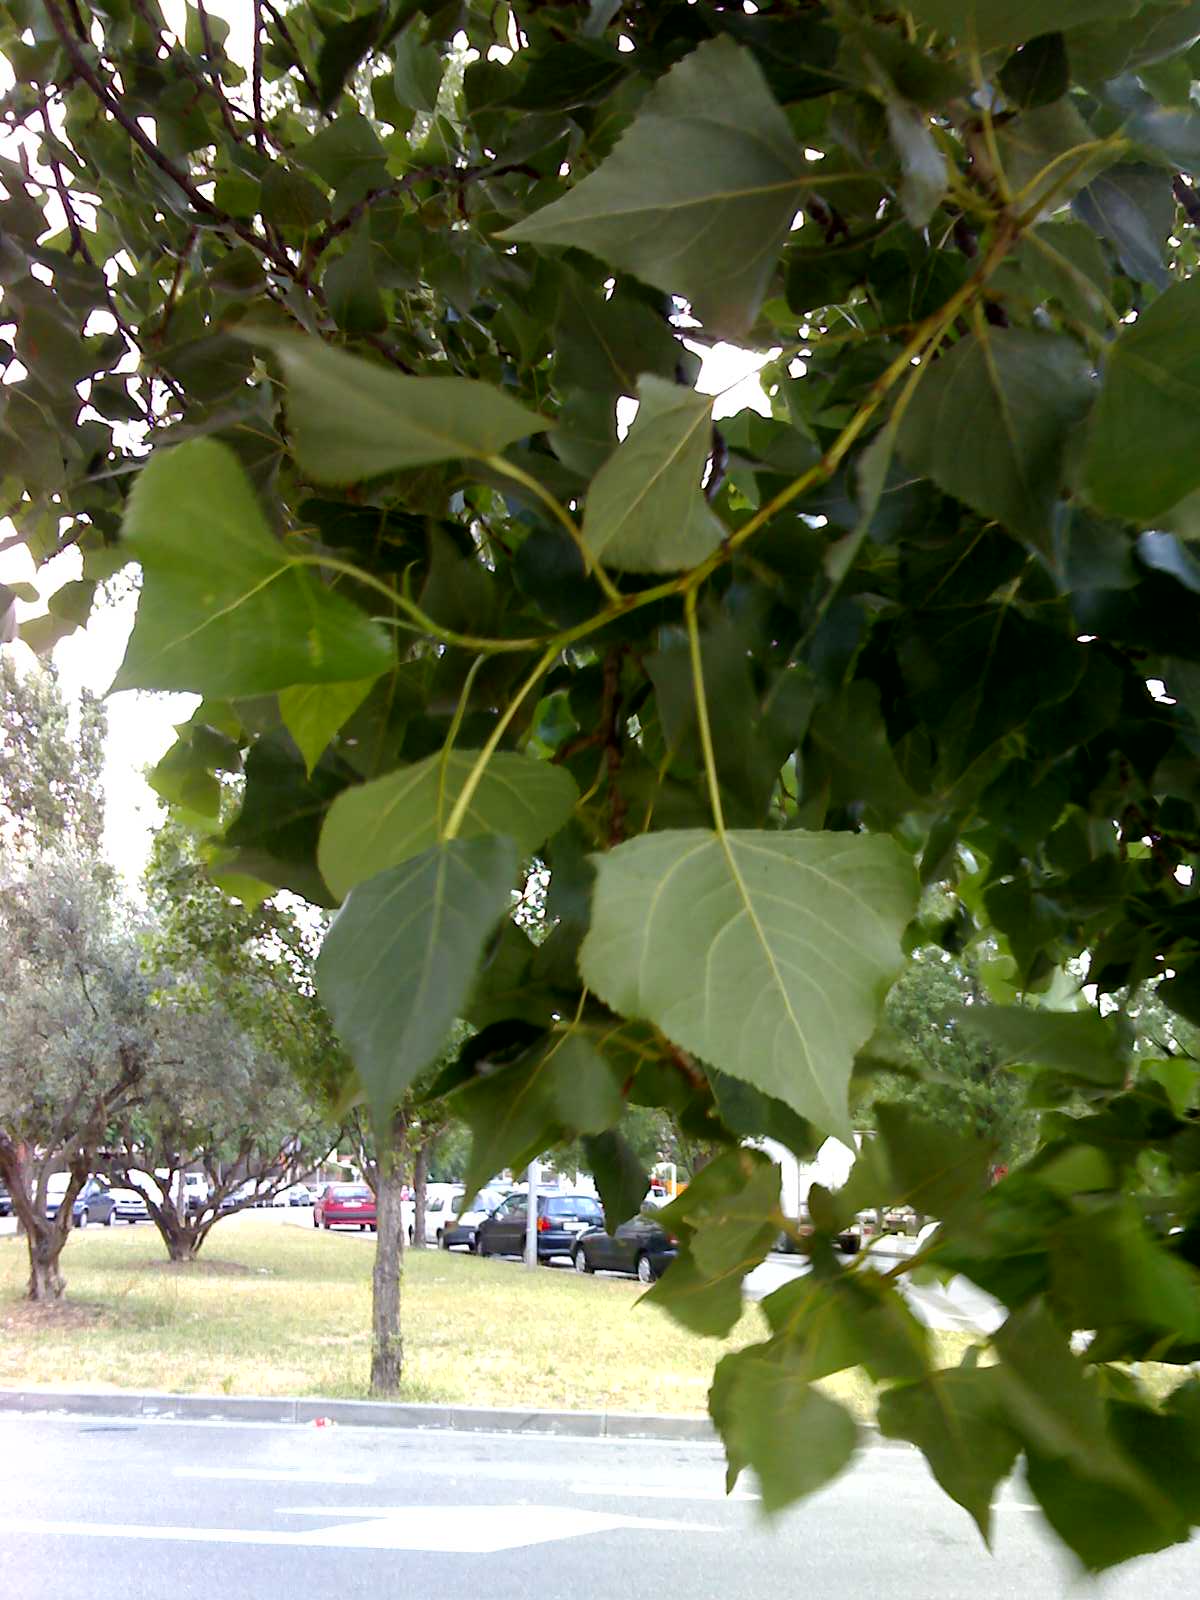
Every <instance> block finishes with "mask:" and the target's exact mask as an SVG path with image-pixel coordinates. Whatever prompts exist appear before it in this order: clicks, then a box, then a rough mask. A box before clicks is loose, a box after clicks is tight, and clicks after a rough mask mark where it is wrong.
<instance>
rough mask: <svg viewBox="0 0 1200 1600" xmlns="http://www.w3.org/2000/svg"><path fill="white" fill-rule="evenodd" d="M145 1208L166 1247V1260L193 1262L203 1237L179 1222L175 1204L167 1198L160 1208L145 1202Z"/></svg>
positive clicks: (184, 1222) (182, 1222)
mask: <svg viewBox="0 0 1200 1600" xmlns="http://www.w3.org/2000/svg"><path fill="white" fill-rule="evenodd" d="M147 1207H148V1210H149V1212H150V1220H151V1221H152V1222H153V1223H154V1226H155V1227H156V1228H157V1229H158V1232H159V1236H160V1238H161V1239H162V1242H163V1243H164V1244H165V1245H166V1247H167V1256H168V1258H169V1259H170V1260H172V1261H194V1260H195V1259H196V1257H197V1256H198V1255H199V1253H200V1245H201V1243H202V1242H203V1235H202V1234H200V1233H198V1231H197V1230H196V1229H195V1228H192V1227H189V1226H188V1224H187V1222H186V1221H181V1220H180V1217H179V1213H178V1211H177V1210H176V1207H175V1202H174V1201H173V1200H172V1199H171V1198H170V1197H169V1196H168V1197H167V1198H166V1199H165V1200H164V1201H163V1203H162V1205H161V1206H154V1205H150V1204H149V1202H147Z"/></svg>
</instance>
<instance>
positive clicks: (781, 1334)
mask: <svg viewBox="0 0 1200 1600" xmlns="http://www.w3.org/2000/svg"><path fill="white" fill-rule="evenodd" d="M829 1270H833V1269H829ZM762 1308H763V1312H764V1314H765V1316H766V1318H767V1322H768V1323H769V1324H770V1328H771V1332H772V1333H773V1334H774V1336H775V1339H774V1342H775V1343H777V1344H779V1345H783V1344H785V1343H786V1344H787V1345H788V1347H789V1352H790V1354H791V1357H792V1359H794V1361H795V1362H796V1364H797V1365H799V1364H801V1363H803V1368H804V1372H805V1375H806V1376H807V1377H808V1378H809V1379H810V1380H811V1381H814V1382H815V1381H816V1380H817V1379H818V1378H826V1377H829V1376H830V1375H831V1374H832V1373H835V1372H842V1371H845V1370H846V1369H847V1368H849V1367H862V1368H863V1369H864V1370H865V1371H866V1372H867V1374H868V1375H869V1376H870V1377H871V1378H873V1379H875V1381H876V1382H878V1383H888V1382H892V1381H894V1380H896V1379H911V1378H923V1377H924V1376H925V1374H926V1372H927V1370H928V1367H929V1332H928V1330H927V1329H926V1328H925V1327H924V1325H923V1324H922V1323H920V1322H918V1321H917V1319H916V1317H915V1316H914V1315H913V1314H912V1312H911V1311H910V1310H909V1309H908V1306H907V1305H906V1304H905V1302H904V1300H903V1298H902V1297H901V1295H900V1292H899V1290H898V1289H897V1288H896V1287H895V1285H894V1284H891V1283H888V1282H887V1281H886V1280H885V1279H883V1278H882V1277H880V1276H878V1275H876V1274H873V1273H863V1274H850V1273H846V1274H842V1273H841V1272H840V1270H839V1271H838V1273H837V1275H836V1276H835V1277H833V1278H829V1277H825V1276H821V1277H818V1276H817V1275H816V1273H810V1274H809V1275H808V1276H806V1277H803V1278H793V1279H792V1281H791V1282H790V1283H786V1284H785V1285H784V1286H783V1288H782V1289H776V1290H775V1292H774V1294H769V1295H768V1296H767V1297H766V1299H765V1300H764V1301H763V1303H762Z"/></svg>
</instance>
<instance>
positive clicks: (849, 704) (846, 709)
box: [705, 677, 920, 827]
mask: <svg viewBox="0 0 1200 1600" xmlns="http://www.w3.org/2000/svg"><path fill="white" fill-rule="evenodd" d="M705 681H706V682H707V677H706V680H705ZM804 759H805V768H804V781H805V788H806V790H808V789H809V788H812V789H821V790H823V791H824V792H825V793H826V794H827V796H828V802H829V804H831V805H834V806H841V807H847V808H848V807H852V806H859V805H866V806H868V807H869V808H870V810H871V812H873V813H874V816H875V818H877V819H878V821H879V823H882V824H883V826H885V827H886V826H890V825H891V824H892V823H894V822H895V821H897V820H898V819H899V818H900V817H901V816H903V815H904V813H905V812H907V811H914V810H917V809H919V807H920V801H919V799H918V797H917V796H916V795H915V794H913V792H912V790H911V789H910V788H909V786H908V784H907V783H906V782H905V779H904V774H903V773H902V772H901V771H900V768H899V767H898V766H897V764H896V757H895V754H894V753H893V749H892V741H891V739H890V738H889V737H888V731H887V727H886V725H885V723H884V720H883V717H882V715H881V713H880V709H879V690H878V689H877V688H876V686H875V685H874V684H873V683H869V682H864V681H862V680H859V681H856V682H854V683H852V684H850V685H848V687H847V688H845V689H844V690H843V691H842V692H841V694H839V695H837V696H836V697H835V698H834V699H833V700H830V701H827V702H826V703H825V704H824V705H821V706H818V707H817V709H816V711H815V712H814V713H813V719H812V722H811V723H810V724H809V730H808V743H807V745H806V747H805V758H804Z"/></svg>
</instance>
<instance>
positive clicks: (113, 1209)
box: [104, 1206, 117, 1228]
mask: <svg viewBox="0 0 1200 1600" xmlns="http://www.w3.org/2000/svg"><path fill="white" fill-rule="evenodd" d="M116 1214H117V1208H116V1206H112V1207H110V1209H109V1213H108V1215H107V1216H106V1217H105V1219H104V1226H105V1227H106V1228H111V1227H112V1225H113V1218H114V1217H115V1216H116Z"/></svg>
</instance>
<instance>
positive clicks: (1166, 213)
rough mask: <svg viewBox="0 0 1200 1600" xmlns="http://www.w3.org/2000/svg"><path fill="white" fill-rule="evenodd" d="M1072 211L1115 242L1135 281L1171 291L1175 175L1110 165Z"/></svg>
mask: <svg viewBox="0 0 1200 1600" xmlns="http://www.w3.org/2000/svg"><path fill="white" fill-rule="evenodd" d="M1071 209H1072V210H1073V211H1074V212H1075V215H1076V216H1077V217H1078V218H1079V219H1080V221H1081V222H1085V223H1087V225H1088V227H1089V228H1091V229H1092V231H1093V232H1094V233H1098V234H1099V235H1100V237H1101V238H1102V239H1109V240H1111V242H1112V243H1113V244H1114V245H1115V246H1116V250H1117V258H1118V259H1119V261H1120V263H1121V265H1122V267H1124V269H1125V271H1126V272H1128V273H1129V275H1130V277H1132V278H1138V279H1141V280H1143V281H1144V282H1146V283H1152V284H1153V285H1154V287H1155V288H1156V289H1165V288H1166V287H1167V284H1168V283H1169V282H1170V278H1169V276H1168V273H1167V268H1166V263H1165V260H1164V255H1165V252H1166V244H1167V237H1168V235H1169V234H1170V232H1171V229H1172V228H1173V227H1174V225H1175V197H1174V195H1173V194H1172V193H1171V177H1170V174H1169V173H1165V172H1163V171H1162V170H1161V169H1160V168H1158V167H1143V166H1136V165H1133V164H1123V165H1121V166H1117V167H1110V168H1109V170H1108V171H1107V172H1104V173H1101V175H1100V176H1099V177H1098V178H1096V179H1094V180H1093V181H1092V182H1091V183H1089V184H1088V186H1087V188H1086V189H1084V190H1082V192H1081V193H1079V194H1077V195H1076V196H1075V198H1074V200H1072V202H1071Z"/></svg>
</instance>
